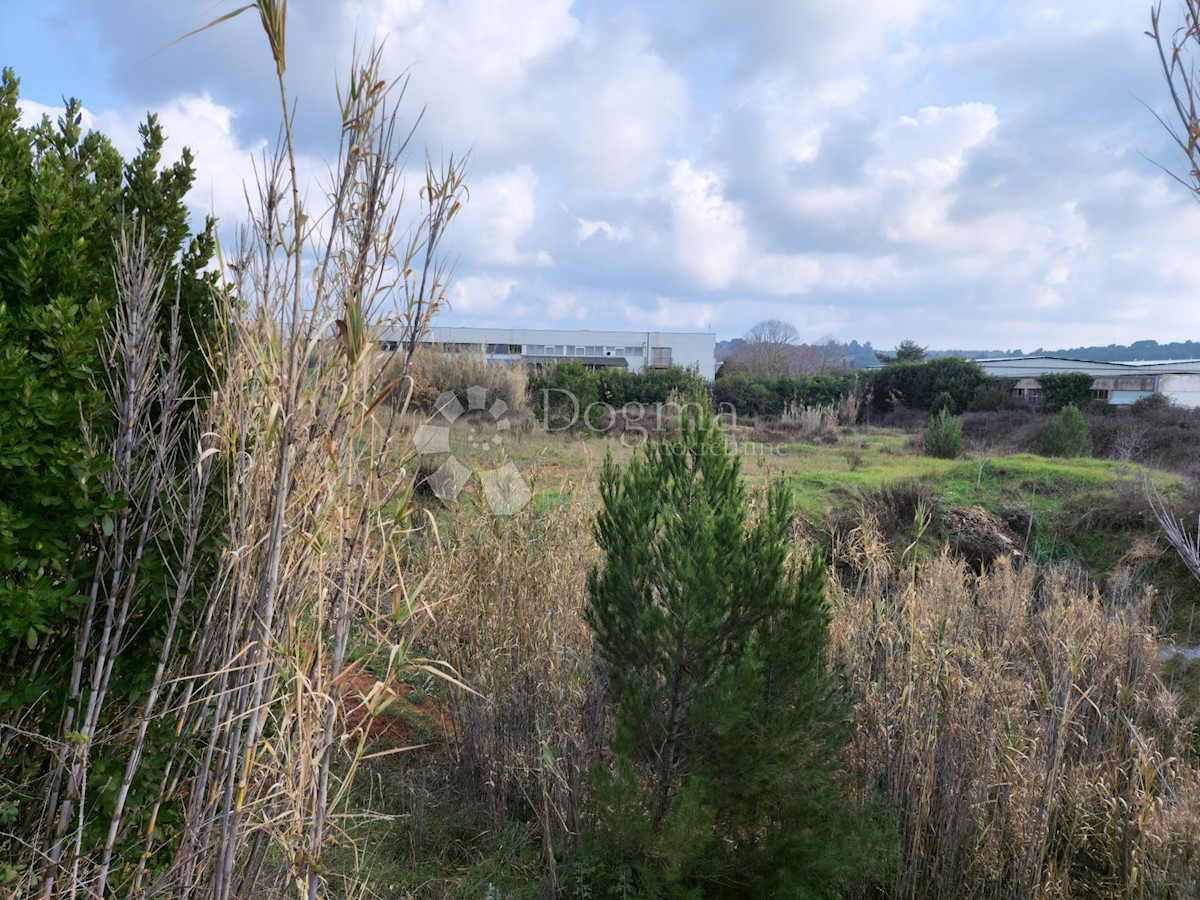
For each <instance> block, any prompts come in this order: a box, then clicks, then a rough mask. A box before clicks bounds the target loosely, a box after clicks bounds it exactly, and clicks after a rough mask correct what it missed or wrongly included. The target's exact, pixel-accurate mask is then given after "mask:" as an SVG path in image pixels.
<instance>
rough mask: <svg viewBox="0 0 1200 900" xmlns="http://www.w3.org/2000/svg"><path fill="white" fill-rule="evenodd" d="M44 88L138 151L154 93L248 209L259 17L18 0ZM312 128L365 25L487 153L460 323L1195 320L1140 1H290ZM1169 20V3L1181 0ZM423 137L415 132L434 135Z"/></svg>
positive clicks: (7, 23)
mask: <svg viewBox="0 0 1200 900" xmlns="http://www.w3.org/2000/svg"><path fill="white" fill-rule="evenodd" d="M3 6H4V8H3V10H0V63H2V64H4V65H12V66H13V67H14V68H15V69H16V71H17V74H18V75H19V76H20V77H21V79H22V95H23V97H24V99H25V100H26V101H28V104H29V109H30V111H31V112H32V111H36V110H40V109H43V108H50V107H54V106H56V105H60V104H61V99H62V98H63V97H65V96H77V97H79V98H80V99H81V100H82V101H83V102H84V104H85V106H86V107H87V108H88V110H89V112H90V113H91V115H92V116H93V120H94V122H95V123H96V126H97V127H99V128H101V129H102V130H104V131H105V132H106V133H108V134H109V135H110V136H112V137H113V138H114V140H116V141H117V143H118V145H119V146H120V147H121V148H122V149H123V150H125V151H126V152H128V151H130V150H131V149H132V148H133V147H134V146H135V137H136V126H137V123H138V121H139V120H140V119H141V118H142V117H144V115H145V113H146V111H147V110H157V111H158V112H159V113H160V116H161V118H162V119H163V121H164V124H165V126H166V129H167V131H168V133H169V134H170V136H171V138H172V140H173V143H174V144H175V146H176V147H178V146H180V145H182V144H187V145H188V146H190V147H192V149H193V150H194V151H195V152H196V154H197V157H198V160H197V162H198V168H199V171H200V177H199V179H198V182H197V187H196V190H195V191H194V193H193V195H192V196H191V198H190V201H191V203H192V206H193V208H194V209H195V210H196V211H197V212H204V211H208V210H213V211H215V212H216V214H217V215H218V216H220V217H222V219H223V220H224V221H226V222H230V221H235V220H237V219H238V218H239V217H240V216H241V211H242V200H241V198H242V181H243V179H247V178H251V177H252V172H253V168H252V163H251V156H252V154H253V152H255V151H261V150H262V148H263V147H264V146H266V145H267V143H268V141H271V140H273V139H274V136H275V134H276V131H277V127H278V116H277V107H276V102H277V101H276V95H275V93H274V89H273V86H272V76H273V66H272V64H271V62H270V57H269V53H268V52H267V50H266V47H265V38H264V36H263V34H262V32H261V29H260V27H259V25H258V22H257V17H251V16H249V15H245V16H242V17H241V18H239V19H236V20H234V21H232V22H230V23H227V24H225V25H223V26H222V27H220V28H218V29H215V30H213V31H209V32H206V33H204V34H202V35H199V36H197V37H194V38H191V39H189V40H186V41H184V42H182V43H179V44H175V45H173V46H170V47H167V48H166V49H162V48H163V47H164V45H166V44H168V43H169V42H170V41H171V40H172V39H174V38H176V37H178V36H179V35H181V34H183V33H185V32H187V31H189V30H190V29H192V28H195V27H197V26H199V25H202V24H203V23H204V22H206V21H209V20H211V19H212V18H214V17H216V16H218V15H220V14H222V13H224V12H226V11H228V10H231V9H233V8H235V6H236V4H233V3H228V2H215V3H214V2H212V0H176V2H170V3H164V2H162V0H112V2H106V3H100V2H96V0H40V2H38V3H23V4H16V3H11V2H7V0H6V2H4V4H3ZM289 6H290V16H291V19H290V22H289V43H290V49H289V78H290V80H291V87H292V91H293V93H294V94H295V95H296V97H297V98H298V101H299V123H300V124H299V127H300V134H301V139H302V149H303V152H304V154H305V155H306V157H308V158H309V159H311V160H313V161H319V160H328V159H331V158H332V157H333V156H334V154H335V152H336V146H335V143H336V138H337V117H336V110H335V105H334V89H333V85H334V79H335V75H336V73H337V72H338V71H340V70H344V67H345V66H346V64H347V62H348V61H349V59H350V55H351V51H352V48H353V46H354V43H355V41H356V40H357V41H358V42H359V43H360V44H362V43H366V42H369V41H370V40H371V39H373V38H386V45H385V55H386V59H387V63H388V67H389V69H390V70H391V71H392V72H394V73H396V74H399V73H400V72H402V71H404V70H408V71H409V72H410V73H411V83H410V88H409V93H408V100H409V101H410V102H409V107H408V110H409V112H410V113H411V114H413V115H415V114H416V113H417V112H418V111H419V110H420V108H421V107H422V106H424V107H425V108H426V112H425V116H424V119H423V121H422V123H421V127H420V130H419V132H418V139H419V141H420V142H421V143H422V144H423V145H425V146H426V147H428V148H429V150H430V152H431V153H432V154H433V155H434V156H435V157H444V156H446V155H448V154H450V153H452V152H453V153H456V154H457V153H461V152H464V151H468V150H469V151H470V153H471V160H472V165H471V177H470V193H471V199H470V203H469V205H468V207H467V210H466V212H465V213H464V215H463V216H462V218H461V219H460V220H459V222H458V224H457V226H456V230H455V233H454V235H453V247H452V253H453V254H454V256H455V257H456V258H457V260H458V261H457V267H456V278H455V283H454V286H453V288H452V291H451V294H452V299H453V307H452V309H451V310H449V311H448V312H447V313H445V314H444V315H443V317H442V319H441V321H440V324H450V325H500V324H503V325H509V324H511V325H524V326H553V327H579V328H633V329H642V328H647V327H656V328H663V329H672V328H674V329H680V330H698V329H705V330H713V331H715V332H716V333H717V335H718V337H719V338H729V337H734V336H737V335H740V334H742V333H743V332H745V331H746V329H747V328H749V327H750V326H751V325H753V324H754V323H755V322H756V321H758V320H761V319H764V318H770V317H775V318H782V319H785V320H787V321H790V322H792V323H794V324H795V325H796V327H797V328H798V329H799V331H800V333H801V335H802V337H804V338H806V339H815V338H818V337H821V336H823V335H827V334H833V335H835V336H837V337H840V338H842V339H844V340H849V339H851V338H854V339H857V340H859V341H866V340H870V341H872V342H873V343H874V344H875V345H876V346H893V345H895V343H896V342H898V341H899V340H900V339H902V338H906V337H912V338H915V339H917V340H918V341H920V342H921V343H923V344H927V345H931V346H933V347H937V348H946V347H958V348H971V349H976V348H978V349H984V348H1018V347H1019V348H1023V349H1025V350H1027V351H1028V350H1031V349H1033V348H1035V347H1038V346H1044V347H1048V348H1051V347H1062V346H1074V345H1080V344H1091V343H1109V342H1119V343H1125V342H1129V341H1132V340H1137V339H1144V338H1154V339H1157V340H1160V341H1166V340H1183V339H1188V338H1191V339H1197V338H1200V302H1198V301H1200V291H1198V289H1200V265H1196V262H1195V260H1196V251H1195V247H1196V238H1197V235H1200V205H1198V204H1197V203H1196V202H1195V201H1194V200H1193V199H1192V198H1191V197H1190V195H1189V194H1188V193H1187V191H1186V190H1185V189H1184V188H1183V187H1182V186H1180V185H1179V184H1178V183H1176V182H1173V181H1172V180H1171V179H1170V178H1169V177H1168V176H1167V175H1165V174H1164V173H1163V172H1162V171H1161V169H1159V168H1157V167H1156V165H1155V163H1161V164H1163V165H1166V166H1168V167H1170V168H1176V169H1177V168H1178V162H1179V161H1178V159H1177V157H1176V156H1175V155H1173V153H1172V150H1171V147H1170V145H1169V143H1168V140H1167V137H1166V135H1165V133H1164V132H1163V131H1162V128H1161V126H1159V125H1158V124H1157V123H1156V122H1155V120H1154V117H1153V115H1152V113H1151V111H1150V109H1148V108H1147V107H1149V108H1151V109H1155V110H1159V111H1163V110H1164V109H1165V99H1166V98H1165V88H1164V86H1163V84H1162V80H1161V76H1160V73H1159V72H1158V70H1157V58H1156V56H1155V50H1154V46H1153V43H1152V42H1151V41H1150V39H1149V38H1147V37H1146V36H1145V35H1144V32H1145V30H1146V28H1147V27H1148V25H1149V6H1150V4H1149V3H1148V2H1142V0H969V2H968V0H858V2H855V3H850V2H845V0H740V2H735V0H577V2H571V0H291V3H290V4H289ZM1164 19H1165V21H1166V22H1167V24H1169V25H1171V26H1174V25H1175V24H1176V20H1177V10H1176V8H1174V7H1173V5H1172V2H1171V0H1166V2H1165V9H1164ZM414 162H417V163H419V162H420V159H419V157H417V158H415V159H414Z"/></svg>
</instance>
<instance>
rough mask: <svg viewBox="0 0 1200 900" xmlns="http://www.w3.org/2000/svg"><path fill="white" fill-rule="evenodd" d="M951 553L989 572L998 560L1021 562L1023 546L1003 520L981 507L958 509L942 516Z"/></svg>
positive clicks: (961, 507) (954, 508)
mask: <svg viewBox="0 0 1200 900" xmlns="http://www.w3.org/2000/svg"><path fill="white" fill-rule="evenodd" d="M943 521H944V522H945V525H946V531H947V533H948V540H949V543H950V549H951V550H952V551H953V552H954V553H956V554H957V555H959V556H961V557H962V558H963V559H964V560H966V561H967V562H968V563H970V564H971V565H972V566H973V567H975V568H981V567H982V568H989V567H991V566H992V565H993V564H994V563H995V562H996V560H997V559H1000V558H1001V557H1004V558H1005V559H1008V560H1012V561H1015V560H1018V559H1021V557H1022V556H1023V555H1024V554H1023V553H1022V552H1021V543H1020V541H1019V540H1018V538H1017V536H1016V535H1014V534H1013V533H1012V531H1011V530H1010V529H1009V527H1008V525H1007V524H1006V523H1005V521H1004V520H1003V519H1001V518H1000V517H999V516H998V515H996V514H995V513H993V512H989V511H988V510H986V509H984V508H983V507H982V506H958V507H953V508H951V509H948V510H946V511H945V513H944V514H943Z"/></svg>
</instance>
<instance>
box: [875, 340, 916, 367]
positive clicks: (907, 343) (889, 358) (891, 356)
mask: <svg viewBox="0 0 1200 900" xmlns="http://www.w3.org/2000/svg"><path fill="white" fill-rule="evenodd" d="M875 358H876V359H878V360H879V361H880V362H881V363H883V364H884V365H885V366H886V365H890V364H891V363H917V362H924V361H925V348H924V347H922V346H921V345H920V344H918V343H917V342H916V341H913V340H903V341H901V342H900V343H899V344H897V345H896V352H895V353H884V352H883V351H882V350H876V351H875Z"/></svg>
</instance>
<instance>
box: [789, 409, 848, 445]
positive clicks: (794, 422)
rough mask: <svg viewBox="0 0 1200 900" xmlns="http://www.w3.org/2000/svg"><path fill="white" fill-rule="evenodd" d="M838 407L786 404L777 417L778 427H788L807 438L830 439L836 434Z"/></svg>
mask: <svg viewBox="0 0 1200 900" xmlns="http://www.w3.org/2000/svg"><path fill="white" fill-rule="evenodd" d="M838 418H839V413H838V406H837V405H836V404H828V405H825V406H803V405H801V404H799V403H788V404H787V405H786V406H785V407H784V408H783V412H782V414H781V415H780V416H779V423H780V425H786V426H790V427H792V428H794V429H795V431H796V434H797V435H799V436H801V437H807V438H821V437H826V438H827V437H831V436H835V435H836V434H837V427H838Z"/></svg>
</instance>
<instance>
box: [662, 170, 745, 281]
mask: <svg viewBox="0 0 1200 900" xmlns="http://www.w3.org/2000/svg"><path fill="white" fill-rule="evenodd" d="M667 169H668V173H669V177H668V182H667V201H668V202H669V203H670V206H671V211H672V214H673V219H674V252H675V262H676V265H677V267H678V268H679V270H680V271H681V272H683V273H685V274H686V275H687V276H689V277H690V278H691V279H693V280H694V282H695V283H696V284H698V285H699V286H700V287H703V288H709V289H713V288H725V287H728V286H729V285H730V284H732V283H733V281H734V280H735V279H736V278H737V277H738V276H739V274H740V272H741V270H742V267H743V266H744V265H745V263H746V254H747V250H748V247H749V237H748V235H747V233H746V228H745V225H744V224H743V214H742V211H741V209H739V208H738V206H737V205H736V204H734V203H730V202H729V201H728V200H726V199H725V196H724V194H723V193H722V192H721V184H720V179H719V178H718V177H717V175H716V174H715V173H714V172H709V171H704V170H702V169H697V168H696V167H695V166H693V165H692V163H691V162H690V161H688V160H686V159H683V160H673V161H671V162H670V163H668V165H667Z"/></svg>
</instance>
